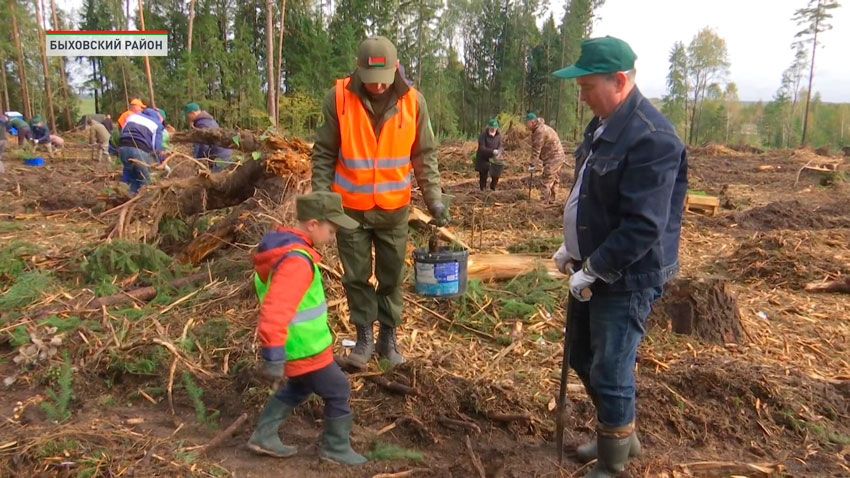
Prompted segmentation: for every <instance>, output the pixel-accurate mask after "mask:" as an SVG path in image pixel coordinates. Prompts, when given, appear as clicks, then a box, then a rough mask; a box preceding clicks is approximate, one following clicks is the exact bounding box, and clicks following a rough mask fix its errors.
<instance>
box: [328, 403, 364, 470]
mask: <svg viewBox="0 0 850 478" xmlns="http://www.w3.org/2000/svg"><path fill="white" fill-rule="evenodd" d="M353 421H354V414H353V413H349V414H348V415H343V416H341V417H337V418H327V417H325V432H324V434H323V435H322V450H321V452H320V454H321V456H322V458H323V459H325V460H329V461H333V462H336V463H342V464H343V465H362V464H363V463H366V462H367V461H369V460H367V459H366V457H364V456H363V455H361V454H359V453H357V452H356V451H354V450H352V449H351V422H353Z"/></svg>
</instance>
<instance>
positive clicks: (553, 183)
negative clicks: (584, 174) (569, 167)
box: [540, 158, 564, 203]
mask: <svg viewBox="0 0 850 478" xmlns="http://www.w3.org/2000/svg"><path fill="white" fill-rule="evenodd" d="M563 165H564V161H563V159H561V158H558V159H556V160H554V161H546V162H544V163H543V178H542V182H541V184H540V186H541V193H540V197H541V199H543V201H544V202H547V203H549V202H555V201H556V200H557V195H558V185H559V184H560V183H561V167H563Z"/></svg>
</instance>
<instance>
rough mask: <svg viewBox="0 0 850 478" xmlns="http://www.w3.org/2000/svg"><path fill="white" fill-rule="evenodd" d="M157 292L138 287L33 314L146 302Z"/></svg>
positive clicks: (203, 275)
mask: <svg viewBox="0 0 850 478" xmlns="http://www.w3.org/2000/svg"><path fill="white" fill-rule="evenodd" d="M208 278H209V274H208V273H207V272H198V273H195V274H192V275H188V276H186V277H180V278H178V279H174V280H172V281H171V282H169V283H168V286H169V287H173V288H175V289H179V288H181V287H185V286H187V285H189V284H193V283H195V282H199V281H201V280H204V279H208ZM158 293H159V291H158V290H157V288H156V287H155V286H148V287H139V288H138V289H133V290H131V291H121V292H119V293H117V294H114V295H108V296H106V297H99V298H96V299H89V300H88V301H78V302H76V303H74V304H70V305H57V306H51V307H47V308H45V309H42V310H40V311H38V312H37V313H36V314H35V317H36V318H41V317H46V316H48V315H52V314H60V313H66V312H72V311H97V310H101V309H102V308H103V307H112V306H114V305H120V304H125V303H127V302H147V301H149V300H152V299H153V298H154V297H156V295H157V294H158Z"/></svg>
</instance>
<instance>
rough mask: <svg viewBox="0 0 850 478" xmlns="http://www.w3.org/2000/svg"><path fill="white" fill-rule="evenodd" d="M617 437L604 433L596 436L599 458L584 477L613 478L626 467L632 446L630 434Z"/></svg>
mask: <svg viewBox="0 0 850 478" xmlns="http://www.w3.org/2000/svg"><path fill="white" fill-rule="evenodd" d="M633 435H634V432H632V433H631V434H629V435H628V436H625V437H622V438H617V437H610V436H605V435H599V436H597V437H596V447H597V450H598V451H599V458H598V461H597V462H596V465H595V466H594V467H593V469H592V470H590V473H588V474H586V475H584V478H613V477H614V475H616V474H617V473H619V472H621V471H623V470H624V469H625V468H626V463H628V462H629V450H631V448H632V436H633Z"/></svg>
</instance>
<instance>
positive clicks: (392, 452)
mask: <svg viewBox="0 0 850 478" xmlns="http://www.w3.org/2000/svg"><path fill="white" fill-rule="evenodd" d="M366 458H368V459H369V461H376V460H386V461H396V460H412V461H418V462H422V461H425V457H424V456H423V455H422V452H421V451H419V450H416V449H414V448H404V447H401V446H398V445H391V444H389V443H384V442H380V441H379V442H375V448H374V449H373V450H372V451H370V452H369V453H366Z"/></svg>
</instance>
